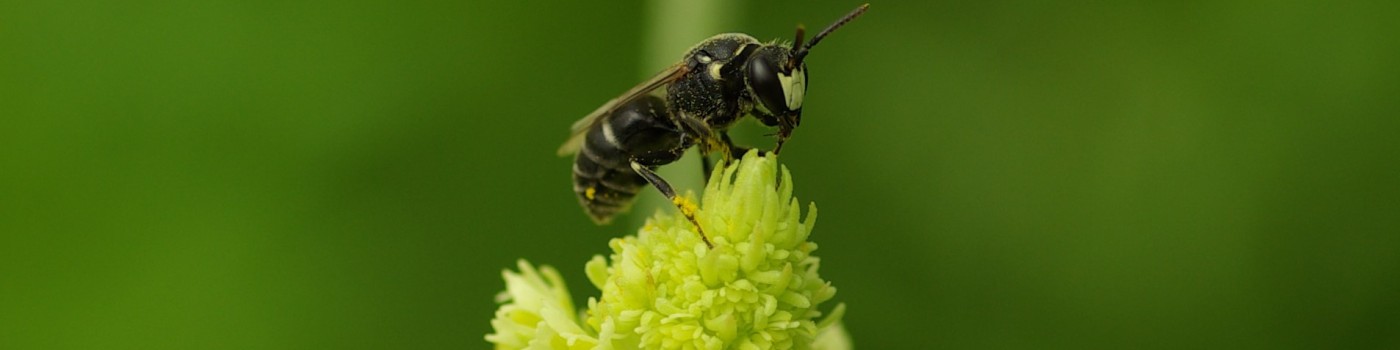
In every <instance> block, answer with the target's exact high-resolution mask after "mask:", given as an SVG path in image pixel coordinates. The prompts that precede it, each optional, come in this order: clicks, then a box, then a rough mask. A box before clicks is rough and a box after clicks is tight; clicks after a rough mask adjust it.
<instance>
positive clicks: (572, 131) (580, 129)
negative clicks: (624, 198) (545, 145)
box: [556, 62, 690, 157]
mask: <svg viewBox="0 0 1400 350" xmlns="http://www.w3.org/2000/svg"><path fill="white" fill-rule="evenodd" d="M689 70H690V69H689V68H688V67H687V66H686V65H685V63H684V62H681V63H676V64H675V65H672V66H670V67H667V68H666V69H663V70H661V72H660V73H657V74H656V75H655V76H652V77H651V79H647V81H645V82H642V83H641V84H639V85H637V86H636V87H633V88H632V89H631V90H627V92H626V93H623V94H622V96H618V97H617V98H614V99H612V100H609V101H608V103H604V104H603V105H602V106H600V107H598V109H597V110H594V111H593V113H589V114H588V115H587V116H584V117H583V119H579V120H578V121H576V122H574V125H573V126H572V127H570V128H569V140H568V141H564V144H563V145H561V146H559V150H558V151H557V152H556V153H557V154H558V155H559V156H561V157H562V156H567V155H570V154H574V153H576V152H578V150H579V148H580V147H583V137H584V135H587V134H588V129H590V128H592V127H593V124H597V123H598V121H599V120H603V116H605V115H608V114H610V113H612V112H613V110H614V109H617V106H621V105H622V104H623V103H627V101H631V100H632V99H633V98H636V97H637V96H642V95H646V94H649V93H651V92H652V91H656V89H657V88H660V87H662V86H665V85H666V84H667V83H670V82H672V81H675V80H676V79H680V77H681V76H684V75H685V73H686V72H687V71H689Z"/></svg>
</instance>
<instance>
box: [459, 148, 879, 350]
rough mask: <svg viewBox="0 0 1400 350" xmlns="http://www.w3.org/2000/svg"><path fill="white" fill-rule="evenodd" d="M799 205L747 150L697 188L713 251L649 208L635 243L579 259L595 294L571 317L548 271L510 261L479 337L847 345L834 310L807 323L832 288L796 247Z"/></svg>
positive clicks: (806, 226) (526, 342)
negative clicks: (489, 329) (701, 190)
mask: <svg viewBox="0 0 1400 350" xmlns="http://www.w3.org/2000/svg"><path fill="white" fill-rule="evenodd" d="M687 197H692V195H690V194H687ZM799 209H800V207H799V206H798V201H797V199H796V198H793V197H792V177H791V175H789V173H788V171H787V169H786V168H782V169H781V171H780V167H779V166H778V164H777V160H776V159H775V158H774V157H772V156H767V157H765V156H759V155H758V153H757V152H750V153H749V154H747V155H745V156H744V157H743V159H742V160H740V161H739V162H737V163H735V164H732V165H729V166H726V167H721V168H719V169H716V170H715V172H714V173H713V175H712V176H711V180H710V182H709V184H708V185H707V186H706V187H705V194H704V200H703V204H702V205H701V210H700V212H699V214H698V220H699V221H700V224H701V225H703V226H704V227H705V232H706V233H708V234H709V235H710V239H711V240H713V242H714V245H715V246H714V248H713V249H710V248H707V247H706V246H705V243H704V242H703V241H701V240H700V235H699V233H698V232H696V230H695V227H694V226H692V225H691V224H690V222H689V221H687V220H686V219H685V218H684V217H681V216H678V215H672V214H670V213H657V214H656V215H655V216H653V217H652V218H651V219H650V220H648V221H647V223H646V224H645V225H644V226H643V227H642V229H641V231H640V232H639V233H638V234H637V235H636V236H627V237H622V238H615V239H612V240H611V241H610V242H609V244H608V245H609V247H611V248H612V255H611V256H610V257H608V258H604V257H602V256H595V257H593V259H592V260H591V261H589V262H588V264H587V265H586V266H585V271H586V273H587V275H588V279H589V280H590V281H591V282H592V283H593V285H594V286H595V287H598V289H600V290H602V297H601V298H589V300H588V310H587V311H586V312H585V313H584V314H583V315H581V316H579V317H575V316H574V315H575V313H576V312H577V311H575V310H574V309H573V306H572V305H571V303H570V301H569V300H570V299H569V296H568V292H567V290H566V289H565V288H564V283H563V280H562V279H561V278H559V274H558V273H557V272H555V271H554V270H553V269H551V268H549V267H541V268H540V269H539V270H538V271H537V270H536V269H535V268H534V267H533V266H531V265H530V264H529V263H526V262H524V261H521V262H520V272H519V273H515V272H511V271H506V272H505V279H506V291H505V292H503V293H502V295H501V297H500V299H501V302H506V301H510V303H506V304H503V305H502V306H501V308H500V309H499V310H497V312H496V318H495V319H494V320H492V322H491V325H492V326H493V327H494V328H495V333H493V334H489V335H487V336H486V340H487V341H490V342H492V343H495V344H496V348H497V349H639V348H640V349H850V348H851V345H850V340H849V337H848V336H847V335H846V332H845V330H844V329H843V328H842V327H841V325H840V319H841V315H842V314H843V313H844V311H845V306H844V305H837V306H836V307H835V308H834V309H832V311H831V312H830V314H829V315H827V316H826V317H825V318H823V319H821V321H820V322H818V321H817V318H818V317H819V316H821V315H822V312H820V311H818V310H817V307H818V305H820V304H821V303H823V302H825V301H827V300H830V299H831V297H832V296H834V295H835V294H836V288H834V287H832V286H831V284H830V283H827V282H826V281H824V280H822V279H821V277H820V276H818V275H817V267H818V259H817V258H816V257H814V256H812V255H811V253H812V251H814V250H816V249H817V244H816V243H812V242H809V241H807V238H808V235H809V234H810V233H811V230H812V225H813V224H814V223H815V221H816V207H815V206H809V209H808V214H807V218H806V220H801V213H800V210H799ZM580 320H581V321H582V322H581V323H580V322H578V321H580Z"/></svg>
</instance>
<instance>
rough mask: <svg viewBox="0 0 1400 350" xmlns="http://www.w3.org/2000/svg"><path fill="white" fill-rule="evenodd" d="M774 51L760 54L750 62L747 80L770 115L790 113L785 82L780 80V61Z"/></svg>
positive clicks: (755, 95)
mask: <svg viewBox="0 0 1400 350" xmlns="http://www.w3.org/2000/svg"><path fill="white" fill-rule="evenodd" d="M771 53H772V51H768V52H760V53H759V54H756V55H754V57H753V58H752V59H750V60H749V65H748V66H749V69H748V72H747V78H748V82H749V89H750V91H751V92H752V93H753V94H754V97H756V98H757V99H758V102H759V103H761V104H763V107H764V109H767V110H768V111H769V112H770V113H781V112H786V111H788V106H787V96H785V95H784V92H783V91H784V89H783V81H782V80H781V79H778V69H779V68H778V67H779V63H778V61H779V60H778V59H776V58H777V57H774V56H775V55H772V54H771Z"/></svg>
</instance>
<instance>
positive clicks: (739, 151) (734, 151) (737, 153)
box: [719, 132, 749, 161]
mask: <svg viewBox="0 0 1400 350" xmlns="http://www.w3.org/2000/svg"><path fill="white" fill-rule="evenodd" d="M719 137H720V139H721V140H723V141H724V144H725V147H726V148H729V158H727V159H726V160H727V161H732V160H735V159H739V158H743V157H744V154H746V153H749V148H748V147H743V146H739V145H735V144H734V140H731V139H729V133H727V132H726V133H720V134H719Z"/></svg>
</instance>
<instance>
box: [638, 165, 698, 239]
mask: <svg viewBox="0 0 1400 350" xmlns="http://www.w3.org/2000/svg"><path fill="white" fill-rule="evenodd" d="M632 171H635V172H637V175H641V176H642V178H644V179H647V182H650V183H651V185H652V186H653V187H656V189H657V190H659V191H661V195H663V196H666V199H669V200H671V203H672V204H675V205H676V208H677V209H680V210H681V215H684V216H685V218H686V220H690V223H691V224H694V225H695V232H697V233H700V240H702V241H705V246H706V247H710V248H712V249H713V248H714V247H715V245H714V243H710V238H709V237H708V236H705V230H704V229H702V228H700V221H699V220H696V219H695V213H696V212H698V211H700V207H699V206H698V205H695V202H692V201H691V200H690V199H687V198H685V197H681V196H677V195H676V191H675V190H673V189H671V184H669V183H667V182H666V180H665V179H662V178H661V176H660V175H656V172H654V171H652V170H651V168H648V167H647V166H645V165H642V164H641V163H637V161H632Z"/></svg>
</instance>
